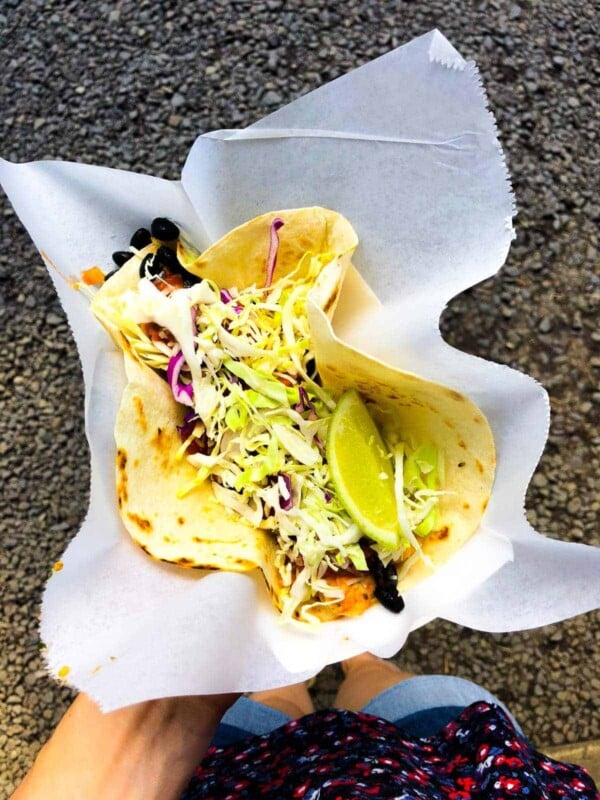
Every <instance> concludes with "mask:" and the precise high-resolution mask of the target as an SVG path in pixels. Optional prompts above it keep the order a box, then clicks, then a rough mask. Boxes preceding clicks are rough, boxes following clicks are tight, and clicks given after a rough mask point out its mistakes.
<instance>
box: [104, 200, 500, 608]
mask: <svg viewBox="0 0 600 800" xmlns="http://www.w3.org/2000/svg"><path fill="white" fill-rule="evenodd" d="M357 244H358V241H357V237H356V234H355V232H354V230H353V229H352V227H351V225H350V223H349V222H348V221H347V220H346V219H345V218H344V217H342V216H341V215H340V214H337V213H335V212H333V211H330V210H328V209H323V208H306V209H293V210H287V211H279V212H274V213H269V214H264V215H262V216H260V217H257V218H256V219H253V220H251V221H249V222H248V223H246V224H244V225H242V226H240V227H238V228H236V229H235V230H233V231H231V232H230V233H229V234H227V235H226V236H225V237H223V238H222V239H220V240H219V241H217V242H216V243H215V244H213V245H212V246H211V247H209V248H208V249H207V250H205V251H204V252H203V253H198V252H196V251H195V250H194V249H193V248H192V247H191V245H190V244H189V243H188V242H187V241H186V240H185V237H184V236H183V235H182V234H181V232H180V231H179V229H178V228H177V227H176V226H175V225H173V223H170V222H169V221H168V220H155V222H154V223H153V227H152V229H151V233H150V232H147V231H146V232H144V230H143V229H142V230H141V231H137V232H136V234H135V235H134V237H133V239H132V246H131V248H130V250H129V251H124V252H122V253H117V254H115V261H116V262H117V264H118V266H119V269H118V270H116V271H115V273H114V274H111V275H110V276H108V278H107V279H106V280H105V282H104V284H103V285H102V287H101V288H100V289H99V291H98V292H97V293H96V294H95V296H94V298H93V301H92V306H91V308H92V311H93V313H94V314H95V315H96V317H97V318H98V319H99V320H100V322H101V323H102V324H103V325H104V326H105V327H106V329H107V330H108V331H109V333H110V334H111V336H112V337H113V339H114V340H115V342H116V343H117V345H118V346H119V347H120V348H122V350H123V353H124V357H125V368H126V372H127V377H128V381H129V382H128V385H127V387H126V389H125V392H124V394H123V398H122V403H121V407H120V410H119V413H118V417H117V421H116V427H115V438H116V443H117V495H118V503H119V511H120V515H121V518H122V520H123V523H124V525H125V527H126V528H127V530H128V532H129V534H130V535H131V537H132V538H133V540H134V541H135V542H136V543H137V544H138V545H139V546H140V547H141V548H142V549H143V550H144V551H145V552H146V553H147V554H148V555H150V556H152V557H153V558H156V559H160V560H162V561H166V562H170V563H174V564H178V565H180V566H182V567H187V568H190V567H191V568H210V569H223V570H232V571H247V570H252V569H260V570H261V571H262V573H263V575H264V577H265V580H266V584H267V587H268V588H269V591H270V592H271V595H272V597H273V600H274V602H275V604H276V605H277V607H278V608H279V610H280V611H281V613H282V614H283V615H284V616H285V617H286V618H296V619H300V620H303V621H308V622H313V621H316V620H329V619H334V618H336V617H340V616H345V615H348V616H352V615H356V614H360V613H362V612H363V611H364V610H365V609H366V608H368V607H369V606H370V605H372V604H373V603H374V602H376V601H377V600H379V601H380V602H382V603H383V604H384V605H385V606H386V607H388V608H390V609H391V610H394V611H399V610H400V609H401V607H402V601H401V599H400V595H399V592H400V591H401V590H403V589H406V588H408V587H410V586H411V585H412V584H413V583H414V582H415V581H418V580H421V579H422V578H423V577H425V576H426V575H427V574H428V573H429V572H430V571H431V570H432V569H435V567H436V566H438V565H441V564H443V563H445V562H446V561H447V560H448V559H449V558H450V556H451V555H452V554H453V553H454V552H455V551H456V550H457V549H458V548H459V547H461V546H462V545H463V544H464V542H465V541H466V540H467V539H468V538H469V537H470V536H471V535H472V534H473V533H474V531H475V530H476V529H477V527H478V525H479V522H480V520H481V517H482V515H483V512H484V510H485V507H486V504H487V501H488V498H489V494H490V491H491V485H492V480H493V474H494V444H493V439H492V435H491V432H490V429H489V426H488V424H487V422H486V420H485V417H484V416H483V414H482V413H481V411H480V410H479V409H477V407H476V406H475V405H473V403H471V401H469V400H468V399H467V398H466V397H464V396H463V395H461V394H459V393H458V392H455V391H454V390H451V389H448V388H446V387H443V386H440V385H438V384H434V383H431V382H429V381H425V380H423V379H421V378H419V377H418V376H416V375H412V374H409V373H404V372H401V371H399V370H397V369H394V368H392V367H390V366H388V365H385V364H383V363H381V362H378V361H376V360H374V359H372V358H370V357H368V356H366V355H365V354H363V353H361V352H359V351H357V350H355V349H353V348H350V347H348V346H347V345H345V344H343V343H342V342H341V341H340V340H339V339H337V338H336V337H335V335H334V333H333V330H332V327H331V319H332V317H333V314H334V311H335V308H336V304H337V301H338V298H339V295H340V291H341V288H342V283H343V280H344V277H345V275H346V274H347V273H348V271H349V270H351V271H352V270H353V267H352V265H351V256H352V253H353V252H354V250H355V248H356V246H357ZM348 390H355V391H358V392H359V394H360V398H361V399H362V402H364V403H365V408H366V409H368V412H365V413H368V414H369V415H370V418H371V419H372V420H374V422H375V423H376V426H377V429H378V433H379V434H380V435H381V437H382V440H381V441H382V444H381V446H380V447H379V449H380V451H381V453H382V457H385V459H388V461H387V463H388V464H389V470H388V467H386V470H385V471H389V475H388V476H386V478H387V477H391V478H392V481H393V482H394V484H395V488H396V498H397V501H398V503H397V513H398V523H397V525H396V524H395V521H394V530H393V533H392V534H391V535H390V536H389V537H388V536H386V537H383V538H382V537H379V536H377V535H375V534H373V535H370V534H369V533H366V532H365V530H363V529H361V527H360V525H359V524H357V521H356V519H357V518H356V515H355V514H354V513H353V512H352V509H351V508H350V507H349V506H348V503H347V502H346V499H345V498H344V497H343V496H342V493H341V491H340V484H339V481H336V479H335V475H334V474H333V473H332V470H331V468H330V463H329V461H328V451H327V441H328V429H329V426H330V422H331V420H332V417H333V415H334V414H335V413H336V409H337V408H339V407H340V402H339V401H340V398H341V397H343V396H344V395H345V393H346V392H347V391H348ZM383 451H385V452H383ZM381 477H382V478H383V477H384V476H383V474H382V475H381Z"/></svg>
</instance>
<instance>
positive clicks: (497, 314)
mask: <svg viewBox="0 0 600 800" xmlns="http://www.w3.org/2000/svg"><path fill="white" fill-rule="evenodd" d="M42 5H43V6H44V11H45V12H47V13H44V14H40V9H41V7H42ZM163 5H164V6H165V8H164V9H163V7H162V5H161V4H156V7H154V6H153V5H152V4H150V3H149V2H148V1H147V0H142V1H141V2H134V0H122V2H121V1H120V2H119V3H108V4H107V3H105V4H100V5H99V6H96V4H93V3H69V4H65V3H61V2H60V0H46V2H45V3H41V2H37V0H5V3H4V6H5V8H4V9H3V11H4V14H3V15H2V16H0V24H1V20H2V17H6V19H7V20H9V21H10V29H11V35H10V37H9V38H8V39H7V40H6V42H5V44H4V46H3V48H2V50H1V52H0V74H2V76H3V79H4V80H2V81H1V82H0V103H1V104H0V107H1V108H3V109H8V110H9V113H7V114H6V115H5V117H4V119H3V124H2V125H0V156H2V157H4V158H10V159H14V160H16V161H28V160H33V159H47V158H51V159H63V160H68V161H81V162H84V163H88V164H101V165H104V166H108V167H114V168H118V169H125V170H133V171H137V172H142V173H151V174H155V175H160V176H161V177H164V178H168V179H173V180H178V179H179V177H180V174H181V168H182V166H183V163H184V161H185V158H186V156H187V153H188V151H189V148H190V146H191V144H192V142H193V140H194V138H195V136H196V135H199V134H201V133H203V132H206V131H209V130H212V129H217V128H227V127H232V126H239V127H243V126H245V125H248V124H250V123H252V122H254V121H256V120H258V119H260V117H261V116H263V115H264V114H265V113H268V112H271V111H274V110H276V109H277V108H278V107H279V106H280V105H281V104H283V103H284V102H286V101H287V100H288V99H293V98H296V97H299V96H300V95H302V94H304V93H306V92H308V91H310V90H311V89H314V88H316V87H318V86H320V85H321V84H323V83H324V82H325V81H328V80H332V79H334V78H336V77H338V76H340V75H342V74H344V73H345V72H348V71H349V70H351V69H353V68H354V67H357V66H359V65H361V64H363V63H365V62H366V61H368V60H369V59H371V58H376V57H378V56H381V55H383V54H384V53H385V52H386V51H387V50H388V49H390V48H391V47H394V46H395V45H396V44H400V43H403V42H406V41H408V40H409V39H411V38H412V37H414V36H418V35H421V34H423V33H424V32H425V31H427V30H430V29H432V28H434V27H439V28H440V29H441V30H442V31H443V32H444V34H445V35H446V36H447V37H448V38H449V39H450V41H451V42H452V43H453V44H454V46H455V47H456V48H457V49H458V50H459V51H460V52H461V53H462V55H463V56H464V57H465V58H466V59H474V60H476V61H477V63H478V66H479V70H480V75H481V79H482V81H483V83H484V86H485V88H486V90H487V93H488V99H489V105H490V108H491V110H492V111H493V112H494V113H495V114H496V117H497V123H498V134H499V138H500V141H501V142H502V144H503V146H504V148H505V153H506V157H507V161H508V164H509V167H510V169H511V172H512V179H513V185H514V187H515V190H516V193H517V203H518V207H519V215H518V217H517V218H516V219H515V227H516V230H517V234H518V237H517V239H516V241H515V242H513V245H512V248H511V251H510V254H509V256H508V260H507V264H506V267H507V269H506V270H504V271H503V272H502V273H500V274H499V275H498V276H494V277H492V278H490V279H488V280H486V281H484V282H482V283H480V284H478V285H477V286H476V287H474V288H472V289H470V290H469V291H468V292H466V293H465V294H463V295H461V296H459V297H457V298H455V299H454V300H452V301H451V303H450V304H449V306H448V308H447V310H446V311H445V313H444V315H443V318H442V330H443V333H444V336H445V338H446V339H447V341H448V342H449V343H450V344H451V345H452V346H454V347H458V348H460V349H463V350H466V351H468V352H470V353H474V354H476V355H479V356H481V357H483V358H487V359H490V360H493V361H497V362H499V363H502V364H508V365H510V366H512V367H514V368H517V369H520V370H523V371H526V372H529V373H530V374H532V375H533V376H534V377H535V378H536V379H537V380H539V381H540V382H541V383H542V384H543V385H545V386H547V387H548V388H549V390H550V399H551V402H552V406H553V413H552V421H551V428H550V441H549V444H548V447H547V448H546V450H545V452H544V455H543V457H542V459H541V462H540V464H539V467H538V470H537V472H536V474H535V476H534V478H533V481H532V483H531V486H530V488H529V490H528V493H527V498H526V504H527V507H528V509H530V510H531V511H532V512H534V514H533V515H532V516H534V518H535V521H536V525H537V527H538V529H539V530H540V531H541V532H543V533H546V534H548V535H549V536H552V537H557V538H561V539H565V540H572V541H577V540H580V541H585V542H587V543H589V544H596V545H598V544H600V530H599V528H598V525H597V519H598V513H599V508H598V505H597V504H595V503H594V501H593V498H594V479H595V477H596V476H597V475H598V474H600V457H599V455H598V445H599V444H600V439H599V437H598V433H597V427H596V426H595V419H594V415H595V414H597V411H598V408H599V407H600V391H599V390H598V385H597V384H598V379H597V375H598V372H597V370H598V367H597V363H596V362H592V361H591V359H592V358H594V357H596V358H597V346H598V343H599V342H600V334H599V333H598V331H597V330H596V326H597V302H598V300H597V293H598V285H599V284H598V282H597V281H598V279H597V277H596V275H595V272H596V271H597V268H598V252H599V249H600V244H599V238H598V230H597V219H598V217H599V215H600V209H599V206H598V201H597V186H596V180H595V179H596V175H597V163H598V159H599V157H600V156H599V149H598V148H599V137H598V135H597V120H596V118H595V117H594V113H593V112H594V107H593V105H591V103H592V99H593V88H594V81H593V67H592V66H591V65H593V64H595V62H596V60H597V57H598V49H597V44H596V40H595V37H594V30H593V20H594V18H595V14H596V8H595V4H594V3H593V2H592V0H573V2H570V3H560V2H555V3H552V4H550V5H549V7H550V6H551V10H550V11H549V12H548V14H535V13H531V8H530V6H533V5H535V4H530V3H529V4H528V3H523V2H522V0H521V2H519V3H516V2H511V3H501V2H489V3H470V4H465V3H459V2H458V0H448V2H442V0H432V1H431V2H429V3H427V4H423V3H404V4H402V14H400V15H399V14H398V11H397V5H398V4H397V3H396V2H394V0H382V1H381V2H379V3H373V2H370V1H369V0H348V2H347V3H345V4H344V6H343V13H342V12H337V11H336V8H335V4H333V3H331V2H328V1H327V0H310V2H306V3H303V2H301V0H287V2H285V3H283V2H282V1H281V0H264V2H259V3H256V4H252V3H248V2H245V3H239V4H232V3H226V2H224V0H220V2H218V3H215V4H212V5H211V4H210V3H200V4H193V3H187V4H186V3H183V4H180V6H179V7H178V8H177V9H175V8H174V7H173V8H167V6H168V4H163ZM113 6H114V8H113ZM213 6H214V7H213ZM165 9H166V10H165ZM336 15H337V17H339V18H337V19H336ZM107 23H108V24H107ZM190 31H197V32H198V35H197V37H196V38H195V39H194V41H195V42H196V43H197V45H198V47H197V48H190ZM192 38H194V37H192ZM184 109H185V114H184V113H183V112H184ZM42 120H43V123H42ZM0 202H1V203H2V204H3V205H2V207H1V208H0V229H1V231H0V232H1V235H2V241H3V242H4V243H5V247H4V249H3V251H2V254H0V292H1V296H2V298H3V302H4V306H3V307H4V312H3V314H2V333H3V335H4V336H5V339H6V341H8V342H9V343H10V346H8V347H6V346H5V347H4V348H2V351H1V352H2V358H3V362H2V377H3V383H4V385H6V386H13V385H14V387H15V390H14V391H13V392H12V393H10V394H8V395H7V396H6V398H3V402H4V404H5V408H3V414H2V415H1V417H0V446H1V447H2V448H3V449H2V450H0V454H1V464H0V468H1V469H2V471H3V472H2V493H1V495H0V503H4V506H3V508H2V510H3V511H4V514H3V515H2V517H1V518H2V530H1V531H0V539H1V540H2V542H3V544H5V543H6V542H8V543H9V544H10V546H9V547H5V548H0V587H2V602H3V605H4V608H3V610H4V609H8V608H10V617H9V616H8V615H3V619H4V621H5V622H6V626H5V627H4V628H3V629H2V636H3V637H5V638H4V639H3V641H2V646H1V647H0V707H2V709H3V710H2V712H1V713H2V714H3V715H4V714H5V716H6V718H4V716H3V717H2V719H1V721H0V750H1V751H2V753H3V754H4V755H6V758H4V759H1V758H0V762H1V764H2V766H1V767H0V797H4V796H6V797H8V796H9V795H10V794H11V789H12V787H13V785H14V784H16V783H17V782H18V780H19V779H20V778H21V777H22V776H23V774H24V773H25V772H26V770H27V769H28V767H29V765H30V764H31V760H32V759H33V757H34V756H35V752H36V751H37V749H39V747H40V746H41V744H42V743H43V741H45V739H46V738H47V737H48V735H49V734H50V732H51V730H52V728H53V726H54V721H55V719H56V716H57V715H60V714H61V713H62V712H63V711H64V710H65V709H66V708H67V706H68V704H69V702H70V701H71V699H72V696H73V695H72V692H71V691H70V690H69V689H67V688H66V687H64V686H59V685H57V684H54V683H53V682H52V681H51V679H50V678H49V677H47V676H46V671H45V666H44V663H43V660H42V657H41V653H40V651H39V649H38V648H37V645H35V644H30V642H32V640H34V639H35V635H36V632H37V629H38V619H37V615H38V609H39V602H40V599H41V593H42V590H43V586H44V583H45V580H46V578H47V575H48V571H49V565H51V564H53V563H54V562H55V561H57V560H58V559H59V558H60V556H61V554H62V551H63V550H64V548H65V547H66V545H67V543H68V542H69V541H70V540H71V538H72V537H73V535H74V534H75V532H76V530H77V528H78V525H79V523H80V521H81V520H82V519H83V517H84V515H85V511H86V508H87V501H88V492H89V479H90V474H89V453H88V448H87V443H86V439H85V432H84V425H83V402H84V398H83V388H82V379H81V369H80V365H79V360H78V357H77V352H76V349H75V346H74V344H73V340H72V338H71V336H70V334H69V333H68V328H67V325H66V322H65V318H64V315H63V314H62V311H61V309H60V305H59V303H58V301H57V299H56V295H55V292H54V288H53V286H52V283H51V281H50V279H49V277H48V276H47V274H46V271H45V270H44V268H43V266H42V264H41V261H40V258H39V254H38V253H37V252H36V250H35V248H34V246H33V245H32V243H31V242H30V240H29V238H28V236H27V234H26V233H25V232H24V231H23V229H22V227H21V225H20V223H19V222H18V221H17V220H16V218H15V216H14V213H13V211H12V209H11V208H10V206H9V205H8V203H6V201H5V200H4V199H2V200H0ZM155 213H157V214H159V213H160V214H166V213H168V211H167V210H163V209H157V210H156V212H155ZM150 222H151V220H150V219H140V220H139V221H137V220H136V222H135V223H134V225H149V224H150ZM125 246H126V241H115V242H114V248H117V247H125ZM15 265H18V269H15ZM505 293H506V295H507V296H501V295H504V294H505ZM594 293H595V294H594ZM507 310H508V311H512V312H513V313H512V314H509V313H507ZM576 311H578V312H579V314H580V316H577V315H576V313H575V312H576ZM573 322H574V323H575V324H576V325H577V327H576V328H571V325H572V324H573ZM507 343H510V347H507V346H506V344H507ZM561 354H562V356H563V357H562V358H561V357H560V356H561ZM18 377H21V378H23V382H22V383H21V384H18V383H16V381H15V379H16V378H18ZM34 380H36V381H38V383H39V387H40V389H39V390H38V391H37V392H36V394H35V397H34V396H32V394H31V392H30V391H29V389H28V387H29V386H30V385H31V384H32V382H33V381H34ZM17 389H18V391H17ZM585 402H589V403H591V404H592V407H591V408H590V410H589V412H588V411H586V410H585V409H586V408H587V406H585ZM578 410H579V412H580V413H579V415H578V416H575V414H576V413H577V411H578ZM54 426H56V427H54ZM56 453H60V456H61V468H60V469H57V463H56ZM567 484H573V485H574V486H575V487H576V489H575V490H572V489H569V490H567V489H566V488H565V487H566V485H567ZM576 500H579V501H580V505H578V504H577V503H576V502H575V501H576ZM576 509H577V510H576ZM32 542H35V548H32V544H31V543H32ZM557 631H560V633H561V638H555V639H552V635H553V634H554V633H556V632H557ZM599 642H600V614H599V613H598V612H595V613H591V614H585V615H580V616H578V617H575V618H573V619H569V620H566V621H564V622H561V623H558V624H557V625H555V626H547V627H546V628H542V629H540V630H537V631H526V632H514V633H507V634H488V633H478V632H472V631H466V630H465V629H463V628H460V627H458V626H456V625H452V624H450V623H448V622H444V621H440V620H437V621H435V622H432V623H431V624H429V625H426V626H424V627H422V628H420V629H418V630H417V631H415V632H414V633H413V634H411V636H410V637H409V640H408V642H407V644H406V646H405V647H404V648H403V649H402V651H401V652H400V654H399V655H398V656H397V658H396V660H397V661H398V663H399V664H401V665H402V666H403V667H404V668H406V669H412V670H413V671H415V672H418V673H428V672H439V673H444V672H445V671H451V672H453V673H455V674H458V675H460V676H462V677H465V678H469V679H472V680H477V681H479V682H480V683H482V684H485V686H486V687H487V688H488V689H490V690H491V691H492V692H494V693H496V694H497V695H498V696H500V697H501V698H502V699H505V700H506V702H507V703H508V704H509V706H510V707H511V708H514V709H515V711H516V713H517V716H518V718H519V720H520V722H521V724H522V725H523V727H524V729H525V732H526V733H527V734H528V735H529V736H530V738H531V739H532V741H533V742H534V743H535V744H536V745H538V746H542V745H544V744H549V743H552V744H562V743H564V742H567V741H571V740H573V739H576V738H577V737H579V736H584V735H585V737H586V738H597V737H600V714H599V712H598V708H597V705H594V703H593V702H591V701H590V699H589V697H590V694H591V697H592V698H597V697H598V694H599V692H600V681H598V676H597V669H596V666H595V665H596V664H598V663H599V660H600V644H599ZM38 673H39V674H40V676H39V678H38V679H37V681H36V682H33V678H32V677H31V676H33V675H37V674H38ZM340 677H341V674H340V669H339V667H337V666H331V667H329V668H327V669H326V670H325V671H324V672H323V673H322V674H321V676H320V677H319V679H318V681H317V684H316V686H315V689H314V690H313V691H314V695H315V700H316V703H317V705H318V706H319V707H324V706H325V705H327V703H331V701H332V700H333V697H334V694H335V689H336V686H337V684H338V683H339V680H340ZM593 681H596V684H594V683H593ZM17 688H23V689H24V695H23V697H24V699H23V700H22V701H19V702H15V701H14V698H15V697H17V698H19V697H20V696H21V695H19V694H18V692H17ZM560 691H562V692H566V693H567V697H568V706H569V713H565V708H564V706H563V704H562V703H560V702H558V701H557V700H556V697H555V695H556V693H557V692H560ZM586 691H588V692H589V693H588V695H587V697H588V699H586V695H585V693H586ZM8 696H12V697H13V702H11V703H10V704H8V703H7V702H6V700H7V698H8ZM533 700H535V704H534V702H533ZM11 726H12V727H11ZM14 726H18V727H17V728H16V731H17V732H16V733H14V735H11V736H10V738H8V737H7V734H6V731H7V729H11V730H15V727H14ZM3 736H4V737H6V738H4V739H3V738H2V737H3ZM30 743H31V744H30Z"/></svg>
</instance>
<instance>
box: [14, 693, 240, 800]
mask: <svg viewBox="0 0 600 800" xmlns="http://www.w3.org/2000/svg"><path fill="white" fill-rule="evenodd" d="M238 696H239V695H237V694H221V695H198V696H191V697H166V698H162V699H160V700H148V701H147V702H144V703H137V704H136V705H133V706H128V707H127V708H121V709H118V710H117V711H111V712H109V713H107V714H103V713H102V712H101V711H100V709H99V708H98V706H97V705H96V703H94V701H93V700H91V698H89V697H88V696H87V695H85V694H80V695H79V696H78V697H77V699H76V700H75V701H74V702H73V704H72V705H71V707H70V708H69V709H68V710H67V712H66V714H65V716H64V717H63V718H62V720H61V721H60V723H59V725H58V727H57V728H56V730H55V731H54V733H53V735H52V737H51V738H50V740H49V741H48V743H47V744H46V745H45V746H44V748H43V749H42V751H41V752H40V754H39V755H38V758H37V760H36V762H35V764H34V765H33V767H32V769H31V771H30V772H29V774H28V775H27V776H26V778H25V780H24V781H23V783H22V784H21V786H20V787H19V788H18V789H17V791H16V793H15V794H14V795H13V797H12V800H37V798H40V797H44V799H45V800H59V798H60V800H80V798H89V800H114V798H115V797H118V798H119V800H142V798H143V800H155V799H156V800H159V798H160V800H176V799H177V798H178V797H179V796H180V794H181V792H182V791H183V789H184V788H185V787H186V785H187V783H188V781H189V779H190V777H191V776H192V774H193V772H194V769H195V768H196V766H197V765H198V764H199V763H200V761H201V760H202V758H203V757H204V754H205V753H206V750H207V748H208V746H209V744H210V742H211V739H212V737H213V735H214V732H215V730H216V728H217V725H218V724H219V721H220V719H221V717H222V716H223V714H224V713H225V711H226V710H227V709H228V708H229V706H231V705H232V704H233V703H234V702H235V700H236V699H237V697H238Z"/></svg>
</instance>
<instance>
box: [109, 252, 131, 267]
mask: <svg viewBox="0 0 600 800" xmlns="http://www.w3.org/2000/svg"><path fill="white" fill-rule="evenodd" d="M131 256H132V253H130V252H129V250H117V252H116V253H113V254H112V260H113V261H114V262H115V264H116V265H117V267H122V266H123V264H124V263H125V262H126V261H129V259H130V258H131Z"/></svg>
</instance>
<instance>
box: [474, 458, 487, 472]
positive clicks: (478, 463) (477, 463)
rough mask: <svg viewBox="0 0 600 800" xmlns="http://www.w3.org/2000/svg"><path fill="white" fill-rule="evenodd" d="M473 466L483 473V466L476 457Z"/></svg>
mask: <svg viewBox="0 0 600 800" xmlns="http://www.w3.org/2000/svg"><path fill="white" fill-rule="evenodd" d="M475 466H476V467H477V469H478V470H479V472H480V473H481V474H482V475H483V473H484V472H485V470H484V468H483V464H482V463H481V461H480V460H479V459H478V458H476V459H475Z"/></svg>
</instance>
